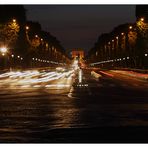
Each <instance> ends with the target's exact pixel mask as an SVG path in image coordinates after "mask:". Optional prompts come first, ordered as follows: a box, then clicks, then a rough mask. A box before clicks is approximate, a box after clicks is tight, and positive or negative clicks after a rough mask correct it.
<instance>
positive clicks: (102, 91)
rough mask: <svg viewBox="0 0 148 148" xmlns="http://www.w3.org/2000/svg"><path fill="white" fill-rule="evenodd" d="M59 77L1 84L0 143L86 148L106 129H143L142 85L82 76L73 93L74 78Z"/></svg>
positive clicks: (146, 97)
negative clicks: (67, 144)
mask: <svg viewBox="0 0 148 148" xmlns="http://www.w3.org/2000/svg"><path fill="white" fill-rule="evenodd" d="M97 72H98V73H100V72H99V71H97ZM107 73H109V72H107ZM46 74H47V75H46ZM51 74H53V77H52V76H51ZM60 74H61V75H59V73H58V74H55V75H54V73H50V76H51V77H50V76H49V72H46V71H44V73H42V74H41V75H40V74H39V75H38V76H35V77H32V76H31V78H30V77H27V78H22V77H17V83H16V82H14V80H15V79H16V77H15V78H14V77H13V78H11V80H10V77H9V78H6V77H5V78H1V82H4V81H5V82H6V81H7V82H8V83H7V84H6V83H1V84H0V89H1V91H0V118H1V122H0V142H2V143H5V142H6V143H7V142H9V143H10V142H16V143H27V142H49V143H50V142H55V143H56V142H79V141H80V142H87V141H89V139H91V136H92V137H93V136H94V137H95V135H94V133H95V134H96V133H97V134H98V131H101V132H102V133H103V132H104V131H103V129H104V130H105V129H107V128H109V127H110V129H108V131H110V130H111V129H112V128H116V127H118V128H119V127H127V126H131V127H137V126H138V127H139V126H142V127H147V126H148V91H147V90H148V84H147V83H145V82H139V81H137V80H135V79H132V78H128V79H127V78H123V77H121V76H120V75H118V74H116V75H115V76H113V77H111V76H109V75H105V74H101V73H100V74H101V75H102V76H101V78H99V79H96V78H94V77H93V76H91V71H90V70H84V71H83V84H82V85H84V86H78V87H75V86H74V85H73V83H74V79H75V78H74V77H73V74H74V72H71V73H68V74H67V73H65V75H63V73H60ZM117 75H118V76H117ZM60 76H61V77H60ZM45 77H46V79H41V78H45ZM57 77H58V78H57ZM51 78H52V79H51ZM53 78H54V79H53ZM39 79H40V80H42V81H38V80H39ZM26 80H27V81H26ZM30 80H33V81H30ZM34 80H35V81H34ZM44 80H47V81H44ZM10 81H11V83H10ZM12 81H13V82H12ZM76 81H77V80H76ZM18 82H19V83H18ZM24 82H26V83H24ZM32 82H33V84H32ZM34 82H35V83H34ZM30 83H31V84H30ZM86 84H87V85H88V86H87V85H86ZM69 94H70V95H69ZM114 131H115V130H114ZM133 131H134V130H133ZM106 132H107V131H106ZM112 132H113V131H112ZM64 133H66V134H65V135H64ZM67 133H68V134H67ZM78 133H79V134H78ZM89 134H92V135H90V137H89ZM86 135H87V138H86ZM109 135H110V137H111V133H110V134H109ZM82 137H85V139H83V138H82ZM117 137H118V136H117ZM81 138H82V139H83V140H82V141H81V140H80V139H81ZM95 142H99V140H98V139H96V141H95Z"/></svg>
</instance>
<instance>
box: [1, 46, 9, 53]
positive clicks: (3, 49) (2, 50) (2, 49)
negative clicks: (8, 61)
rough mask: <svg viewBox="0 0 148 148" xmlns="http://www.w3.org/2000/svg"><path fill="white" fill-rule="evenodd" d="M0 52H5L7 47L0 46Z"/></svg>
mask: <svg viewBox="0 0 148 148" xmlns="http://www.w3.org/2000/svg"><path fill="white" fill-rule="evenodd" d="M0 52H1V53H2V54H5V53H7V52H8V49H7V48H6V47H2V48H0Z"/></svg>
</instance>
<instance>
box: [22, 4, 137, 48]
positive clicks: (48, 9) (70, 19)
mask: <svg viewBox="0 0 148 148" xmlns="http://www.w3.org/2000/svg"><path fill="white" fill-rule="evenodd" d="M25 8H26V9H27V18H28V20H32V21H38V22H39V23H40V24H41V26H42V29H43V30H45V31H49V32H50V33H51V34H52V35H54V36H56V37H57V39H58V40H59V41H60V42H61V44H62V46H63V47H64V48H65V49H69V48H70V49H71V48H83V49H85V50H88V49H90V48H91V47H92V46H93V45H94V43H95V42H96V40H97V38H98V36H99V35H100V34H101V33H108V32H110V31H111V30H112V29H113V28H114V27H116V26H118V25H119V24H124V23H127V22H134V21H135V6H134V5H27V6H25Z"/></svg>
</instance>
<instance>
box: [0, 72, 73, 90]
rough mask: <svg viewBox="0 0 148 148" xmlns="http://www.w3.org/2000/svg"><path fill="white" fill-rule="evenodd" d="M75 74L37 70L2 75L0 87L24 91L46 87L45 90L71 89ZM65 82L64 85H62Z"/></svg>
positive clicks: (0, 75) (0, 76)
mask: <svg viewBox="0 0 148 148" xmlns="http://www.w3.org/2000/svg"><path fill="white" fill-rule="evenodd" d="M73 73H74V70H70V71H66V72H57V71H55V72H53V71H52V72H51V71H50V72H49V71H48V72H46V71H37V70H28V71H12V72H6V73H3V74H0V87H3V88H5V87H6V86H8V87H9V88H22V89H23V88H26V89H27V88H40V87H45V88H51V87H56V88H57V89H58V88H65V87H70V81H71V79H72V75H73ZM62 78H63V79H62ZM55 80H56V81H55ZM63 80H64V84H60V83H61V82H62V81H63ZM51 81H53V82H51ZM54 81H55V82H54ZM50 82H51V83H52V84H51V83H50ZM53 83H56V84H53Z"/></svg>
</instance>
